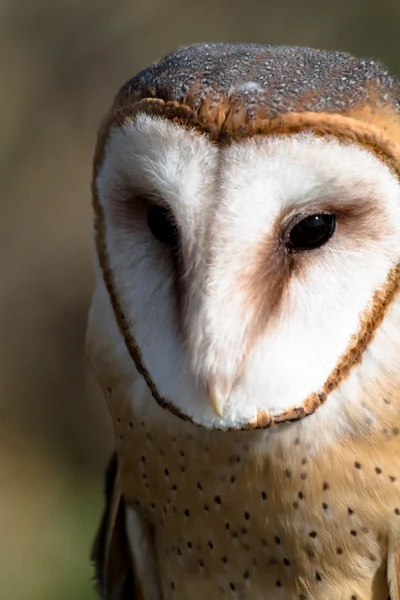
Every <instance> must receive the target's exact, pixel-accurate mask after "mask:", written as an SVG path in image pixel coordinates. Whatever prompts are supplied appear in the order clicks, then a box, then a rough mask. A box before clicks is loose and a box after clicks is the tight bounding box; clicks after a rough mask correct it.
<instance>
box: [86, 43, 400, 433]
mask: <svg viewBox="0 0 400 600" xmlns="http://www.w3.org/2000/svg"><path fill="white" fill-rule="evenodd" d="M398 138H399V139H400V86H399V85H398V83H397V82H396V81H395V79H394V78H392V77H391V76H390V75H389V74H388V73H387V72H385V71H384V70H383V68H382V67H381V66H380V65H379V64H377V63H376V62H374V61H365V60H359V59H355V58H353V57H351V56H349V55H347V54H343V53H336V52H323V51H319V50H311V49H304V48H286V47H272V46H256V45H240V44H239V45H237V44H203V45H195V46H189V47H185V48H182V49H179V50H177V51H176V52H174V53H172V54H171V55H169V56H167V57H166V58H164V59H163V60H161V61H160V62H158V63H156V64H154V65H152V66H151V67H149V68H147V69H145V70H144V71H142V72H141V73H139V74H138V75H137V76H136V77H134V78H133V79H132V80H130V81H129V82H128V83H127V84H126V85H125V86H124V87H123V88H122V89H121V90H120V92H119V93H118V95H117V96H116V99H115V101H114V104H113V106H112V108H111V110H110V111H109V113H108V115H107V116H106V118H105V120H104V122H103V124H102V127H101V129H100V132H99V137H98V144H97V150H96V154H95V159H94V176H93V195H94V209H95V218H96V246H97V255H98V258H99V263H100V265H101V270H102V275H101V278H102V282H101V285H105V286H106V288H107V291H108V294H109V296H110V298H111V303H112V306H113V309H114V316H113V318H114V319H115V320H116V321H117V323H118V325H119V329H120V335H121V337H123V339H124V342H125V344H126V348H127V349H128V351H129V353H130V358H131V368H132V370H137V371H138V372H139V373H140V375H141V376H143V377H144V378H145V380H146V382H147V384H148V386H149V388H150V390H151V392H152V395H153V398H154V400H155V401H157V402H158V403H159V404H161V405H162V406H163V407H165V408H166V409H167V410H170V411H171V412H173V413H174V414H175V415H177V416H178V417H182V418H185V419H189V420H191V421H193V422H194V423H196V424H198V425H201V426H203V427H207V428H219V429H247V428H254V427H267V426H270V425H271V424H274V423H279V422H283V421H290V420H293V419H299V418H303V417H305V416H307V415H308V414H310V413H313V412H314V411H315V410H316V409H317V408H318V407H319V406H320V405H322V404H324V405H325V406H327V405H329V403H332V405H333V403H334V402H335V398H336V402H337V398H338V397H339V396H340V394H342V401H347V400H348V401H352V398H350V397H349V398H347V399H345V400H343V398H344V395H343V389H344V386H345V385H346V383H347V384H348V382H349V378H351V377H354V376H355V375H354V374H355V373H356V374H359V373H362V369H363V368H364V369H365V363H366V360H367V358H366V357H368V356H369V355H370V356H376V354H377V353H376V352H375V354H374V348H375V346H374V344H375V345H376V343H377V341H376V339H377V336H378V334H381V335H385V336H386V337H385V340H384V343H386V344H387V346H386V347H387V351H386V354H387V356H388V355H389V354H390V353H391V351H392V349H393V347H394V343H395V342H394V341H393V335H392V333H393V327H395V317H394V315H392V314H391V311H392V312H393V310H394V308H393V307H394V306H395V304H396V302H397V300H396V298H397V296H396V290H397V286H398V278H399V267H398V265H399V263H400V183H399V172H400V162H399V161H400V146H399V145H398V144H397V139H398ZM384 324H385V327H386V330H385V332H386V333H385V334H383V333H382V332H383V326H384ZM391 335H392V337H391ZM380 343H382V340H381V341H380ZM382 360H383V359H382ZM387 361H389V362H390V360H389V358H388V359H387ZM379 368H380V369H381V370H383V371H385V368H386V371H387V375H386V376H387V377H390V368H389V365H388V364H387V363H385V361H383V363H382V364H380V365H379ZM321 410H322V409H321Z"/></svg>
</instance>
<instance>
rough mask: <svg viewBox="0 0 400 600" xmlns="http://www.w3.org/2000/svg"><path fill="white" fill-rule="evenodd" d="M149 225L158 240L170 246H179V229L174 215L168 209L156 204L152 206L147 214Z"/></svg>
mask: <svg viewBox="0 0 400 600" xmlns="http://www.w3.org/2000/svg"><path fill="white" fill-rule="evenodd" d="M147 224H148V226H149V229H150V231H151V233H152V234H153V236H154V237H155V238H156V240H158V241H159V242H162V243H163V244H166V245H168V246H172V247H176V246H178V244H179V232H178V227H177V225H176V222H175V219H174V217H173V215H172V213H171V212H170V211H169V210H168V209H167V208H165V207H164V206H157V205H156V204H153V205H152V206H150V208H149V211H148V213H147Z"/></svg>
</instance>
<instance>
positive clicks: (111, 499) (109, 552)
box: [91, 453, 142, 600]
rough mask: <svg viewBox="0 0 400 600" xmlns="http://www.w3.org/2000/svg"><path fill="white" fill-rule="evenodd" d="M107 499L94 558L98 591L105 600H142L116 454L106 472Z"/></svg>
mask: <svg viewBox="0 0 400 600" xmlns="http://www.w3.org/2000/svg"><path fill="white" fill-rule="evenodd" d="M104 495H105V509H104V512H103V516H102V518H101V521H100V526H99V529H98V531H97V535H96V538H95V541H94V544H93V548H92V555H91V558H92V561H93V563H94V567H95V580H96V588H97V591H98V593H99V596H100V598H102V600H141V599H142V596H141V595H139V593H138V592H137V590H136V587H137V586H136V583H135V575H134V567H133V560H132V555H131V551H130V547H129V541H128V536H127V529H126V509H125V503H124V499H123V497H122V495H121V491H120V488H119V482H118V461H117V456H116V454H115V453H114V454H113V455H112V457H111V459H110V461H109V464H108V467H107V469H106V475H105V490H104Z"/></svg>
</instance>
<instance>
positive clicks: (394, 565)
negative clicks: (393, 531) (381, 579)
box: [387, 534, 400, 600]
mask: <svg viewBox="0 0 400 600" xmlns="http://www.w3.org/2000/svg"><path fill="white" fill-rule="evenodd" d="M387 576H388V585H389V590H390V598H391V600H400V536H399V534H397V535H393V536H392V538H391V540H390V542H389V556H388V568H387Z"/></svg>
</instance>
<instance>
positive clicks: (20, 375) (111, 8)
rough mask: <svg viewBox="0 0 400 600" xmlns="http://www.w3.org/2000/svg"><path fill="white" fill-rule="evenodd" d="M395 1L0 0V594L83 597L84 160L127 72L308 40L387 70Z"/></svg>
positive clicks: (87, 172) (93, 447)
mask: <svg viewBox="0 0 400 600" xmlns="http://www.w3.org/2000/svg"><path fill="white" fill-rule="evenodd" d="M399 34H400V2H399V0H371V1H368V0H363V1H360V2H356V1H354V0H335V1H331V2H323V1H322V0H279V1H277V0H274V1H272V0H203V1H202V2H194V1H191V0H186V1H184V0H169V1H168V2H167V1H166V0H151V1H146V0H140V2H139V0H136V1H134V0H113V1H110V0H109V1H106V0H79V1H78V0H56V1H54V0H36V1H35V0H18V2H17V1H15V0H0V68H1V87H0V103H1V108H2V112H1V113H0V136H1V137H0V139H1V146H0V189H1V194H0V211H1V218H0V231H1V235H0V244H1V247H2V250H1V254H0V261H1V262H0V264H1V267H0V282H1V283H0V286H1V287H0V290H1V292H0V303H1V304H0V323H1V325H0V332H1V336H0V340H1V343H0V358H1V360H0V394H1V395H0V452H1V453H0V600H56V599H57V600H89V599H92V600H93V599H94V593H93V590H92V582H91V576H92V573H91V568H90V563H89V559H88V556H89V548H90V544H91V541H92V537H93V535H94V531H95V527H96V526H97V521H98V518H99V514H100V509H101V500H102V499H101V488H102V474H103V468H104V465H105V462H106V460H107V457H108V455H109V452H110V449H111V447H112V433H111V428H110V424H109V422H108V415H107V413H106V409H105V405H104V402H103V400H102V398H101V397H99V393H98V390H97V388H96V384H95V382H94V381H93V379H92V378H91V376H90V375H87V374H86V372H85V359H84V333H85V322H86V314H87V309H88V304H89V300H90V294H91V291H92V286H93V278H92V274H91V208H90V202H91V198H90V188H89V185H90V177H91V158H92V152H93V147H94V142H95V134H96V128H97V126H98V123H99V120H100V118H101V117H102V115H103V114H104V112H105V111H106V109H107V108H108V106H109V104H110V102H111V100H112V97H113V95H114V93H115V92H116V91H117V89H118V88H119V86H120V85H121V84H122V83H124V82H125V80H127V79H128V78H129V77H130V76H131V75H133V74H134V73H135V72H137V71H138V70H140V69H141V68H142V67H144V66H146V65H147V64H148V63H150V62H152V61H154V60H156V59H157V58H160V57H161V56H163V55H164V54H166V53H167V52H169V51H170V50H172V49H173V48H174V47H176V46H178V45H182V44H186V43H191V42H198V41H247V42H259V43H269V44H286V45H308V46H317V47H322V48H326V49H338V50H339V49H340V50H347V51H350V52H352V53H354V54H357V55H365V56H367V57H371V56H374V57H376V58H378V59H380V60H382V61H384V62H385V63H386V64H387V65H388V67H389V68H390V69H391V70H393V71H395V72H396V71H397V72H398V73H400V51H399V43H398V41H399Z"/></svg>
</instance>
